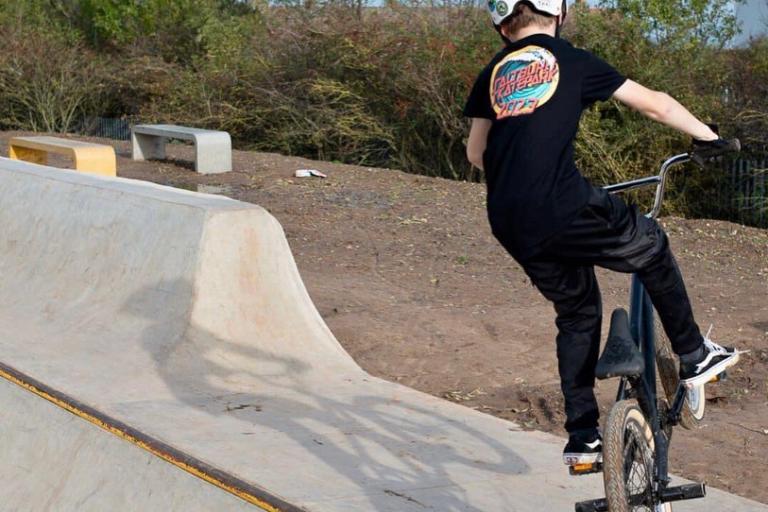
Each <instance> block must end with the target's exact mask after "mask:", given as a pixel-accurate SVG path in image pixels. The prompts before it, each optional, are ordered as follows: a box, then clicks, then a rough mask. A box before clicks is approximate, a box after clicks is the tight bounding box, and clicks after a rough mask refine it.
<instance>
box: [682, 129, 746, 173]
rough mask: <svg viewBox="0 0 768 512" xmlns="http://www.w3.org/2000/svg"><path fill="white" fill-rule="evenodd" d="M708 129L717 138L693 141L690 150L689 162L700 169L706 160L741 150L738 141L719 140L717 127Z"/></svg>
mask: <svg viewBox="0 0 768 512" xmlns="http://www.w3.org/2000/svg"><path fill="white" fill-rule="evenodd" d="M709 127H710V128H711V129H712V131H713V132H715V133H716V134H717V135H718V138H717V139H714V140H697V139H693V148H692V149H691V160H693V161H694V162H696V163H697V164H699V165H701V166H702V167H703V166H704V163H705V162H706V161H707V160H710V159H712V158H717V157H719V156H722V155H725V154H727V153H738V152H739V151H740V150H741V143H740V142H739V139H730V140H726V139H723V138H720V133H719V130H718V129H717V125H709Z"/></svg>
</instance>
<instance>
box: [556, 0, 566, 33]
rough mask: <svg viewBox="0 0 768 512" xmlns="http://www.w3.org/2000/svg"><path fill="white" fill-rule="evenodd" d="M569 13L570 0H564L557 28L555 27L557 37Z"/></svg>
mask: <svg viewBox="0 0 768 512" xmlns="http://www.w3.org/2000/svg"><path fill="white" fill-rule="evenodd" d="M567 14H568V0H563V7H562V8H561V9H560V16H558V17H557V18H558V19H557V21H556V22H555V23H557V28H555V37H557V38H559V37H560V31H561V30H562V28H563V25H564V24H565V17H566V15H567Z"/></svg>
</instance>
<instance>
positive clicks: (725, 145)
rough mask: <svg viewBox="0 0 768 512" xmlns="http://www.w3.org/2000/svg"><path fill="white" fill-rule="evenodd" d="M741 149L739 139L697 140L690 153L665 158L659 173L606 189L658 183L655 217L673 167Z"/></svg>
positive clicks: (699, 161)
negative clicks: (668, 175)
mask: <svg viewBox="0 0 768 512" xmlns="http://www.w3.org/2000/svg"><path fill="white" fill-rule="evenodd" d="M739 151H741V142H739V139H731V140H725V139H717V140H713V141H707V142H705V141H695V142H694V145H693V149H692V150H691V151H690V152H689V153H682V154H680V155H675V156H673V157H670V158H668V159H667V160H665V161H664V163H663V164H661V170H660V171H659V174H658V175H656V176H650V177H648V178H641V179H637V180H632V181H627V182H624V183H617V184H615V185H608V186H606V187H604V189H605V190H607V191H608V192H609V193H612V194H615V193H617V192H625V191H627V190H634V189H636V188H642V187H647V186H650V185H656V198H655V200H654V202H653V208H652V209H651V211H650V213H648V216H649V217H651V218H653V219H655V218H656V217H658V216H659V213H660V212H661V203H662V202H663V201H664V192H665V188H666V184H667V174H668V173H669V170H670V169H671V168H672V167H674V166H675V165H679V164H683V163H686V162H690V161H693V162H696V163H697V164H699V165H701V166H704V164H705V163H706V162H707V161H708V160H712V159H713V158H717V157H720V156H723V155H725V154H728V153H738V152H739Z"/></svg>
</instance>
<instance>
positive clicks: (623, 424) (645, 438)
mask: <svg viewBox="0 0 768 512" xmlns="http://www.w3.org/2000/svg"><path fill="white" fill-rule="evenodd" d="M653 474H654V446H653V434H652V432H651V428H650V426H649V425H648V422H647V421H646V419H645V416H644V415H643V412H642V411H641V410H640V407H639V406H638V405H637V403H636V402H635V401H634V400H621V401H619V402H616V403H615V404H614V406H613V408H611V412H610V413H609V414H608V420H607V421H606V424H605V428H604V432H603V482H604V484H605V497H606V500H607V501H608V510H610V511H611V512H671V510H672V507H671V506H670V505H669V503H656V502H655V500H654V497H653Z"/></svg>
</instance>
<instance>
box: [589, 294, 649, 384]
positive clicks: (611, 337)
mask: <svg viewBox="0 0 768 512" xmlns="http://www.w3.org/2000/svg"><path fill="white" fill-rule="evenodd" d="M644 370H645V361H644V360H643V356H642V354H640V350H639V349H638V348H637V344H636V343H635V340H634V339H633V338H632V333H631V332H630V330H629V316H628V315H627V312H626V310H624V309H622V308H618V309H616V310H614V312H613V314H612V315H611V329H610V331H609V332H608V342H607V343H606V344H605V348H604V349H603V353H602V355H601V356H600V359H599V360H598V361H597V367H596V368H595V377H597V378H598V379H607V378H610V377H632V376H638V375H640V374H642V373H643V371H644Z"/></svg>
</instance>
